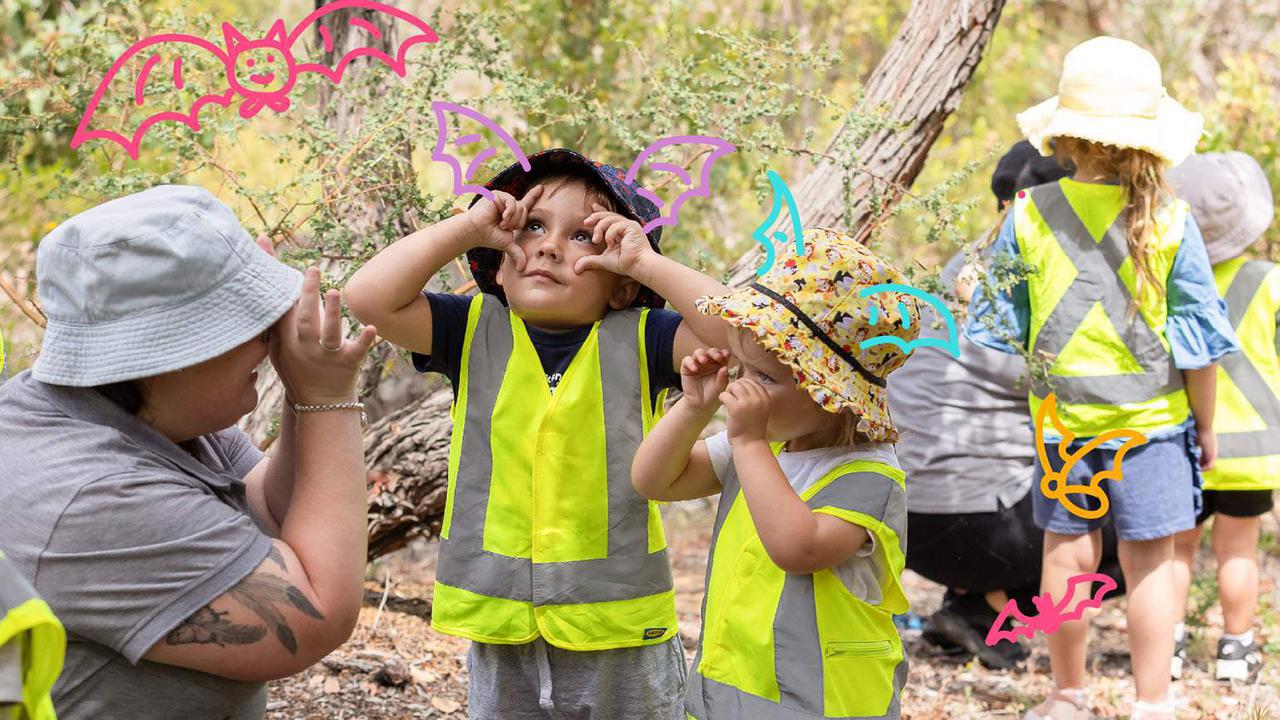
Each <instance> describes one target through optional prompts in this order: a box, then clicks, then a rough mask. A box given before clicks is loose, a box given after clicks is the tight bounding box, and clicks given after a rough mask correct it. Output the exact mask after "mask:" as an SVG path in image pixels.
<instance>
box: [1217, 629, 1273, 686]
mask: <svg viewBox="0 0 1280 720" xmlns="http://www.w3.org/2000/svg"><path fill="white" fill-rule="evenodd" d="M1261 669H1262V646H1260V645H1259V644H1258V643H1257V642H1256V641H1255V642H1252V643H1249V644H1248V645H1242V644H1240V643H1239V642H1237V641H1235V640H1227V639H1225V638H1224V639H1222V640H1219V641H1218V664H1217V668H1216V669H1215V672H1214V675H1215V676H1216V677H1217V678H1218V679H1219V680H1243V681H1245V682H1250V683H1251V682H1253V681H1254V679H1255V678H1257V677H1258V671H1259V670H1261Z"/></svg>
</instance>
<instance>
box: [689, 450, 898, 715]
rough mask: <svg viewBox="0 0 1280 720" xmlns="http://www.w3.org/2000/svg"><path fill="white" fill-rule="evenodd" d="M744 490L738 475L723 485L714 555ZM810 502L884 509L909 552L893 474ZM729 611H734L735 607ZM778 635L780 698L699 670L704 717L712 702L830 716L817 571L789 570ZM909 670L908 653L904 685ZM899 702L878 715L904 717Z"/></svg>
mask: <svg viewBox="0 0 1280 720" xmlns="http://www.w3.org/2000/svg"><path fill="white" fill-rule="evenodd" d="M741 490H742V486H741V485H740V484H739V483H738V482H736V479H735V481H734V482H733V483H731V484H729V485H726V486H725V488H724V489H723V493H724V497H723V498H722V499H721V502H720V510H719V512H718V513H717V516H716V524H715V528H714V529H713V530H712V534H711V547H712V553H713V556H714V552H715V550H714V549H715V546H716V545H715V543H716V540H717V539H718V537H719V534H720V528H721V526H722V525H723V524H724V521H725V518H726V517H727V516H728V510H729V508H731V507H732V506H733V504H734V503H736V502H738V501H739V500H740V499H741V498H740V494H741ZM895 495H900V496H901V497H895ZM806 504H807V505H808V506H809V507H811V508H820V507H824V506H828V505H830V506H835V507H841V508H868V509H869V508H885V517H884V523H885V524H886V525H888V526H889V527H890V528H892V529H893V530H894V531H895V532H896V533H897V534H898V538H899V550H900V551H901V552H902V553H903V554H905V553H906V547H905V546H904V545H903V544H902V542H903V541H902V539H903V538H905V537H906V527H907V504H906V492H905V491H904V490H903V489H902V487H901V486H900V485H898V484H897V483H896V482H894V481H893V480H892V479H890V478H886V477H885V476H883V475H880V474H878V473H856V474H854V476H853V477H852V478H849V479H848V480H846V481H845V482H841V483H832V484H831V485H828V486H827V487H825V488H823V489H822V490H820V491H818V492H817V493H815V494H814V495H813V497H811V498H809V499H808V500H807V501H806ZM710 581H711V567H710V563H708V567H707V582H708V583H710ZM728 611H729V612H731V611H732V609H730V610H728ZM702 616H703V618H706V617H707V599H706V595H704V596H703V600H702ZM704 633H705V627H704ZM773 638H774V652H773V663H774V675H775V677H776V678H777V681H778V693H779V702H777V703H774V702H772V701H770V700H767V699H765V698H762V697H760V696H758V695H753V694H751V693H747V692H743V691H741V690H739V689H738V688H735V687H733V686H732V685H728V684H726V683H722V682H719V681H717V680H714V679H712V678H707V677H703V676H702V674H701V673H697V672H695V673H693V674H692V676H691V677H690V683H691V685H692V686H693V687H694V688H695V690H694V692H693V693H692V694H693V696H694V702H693V705H694V706H695V707H696V708H697V709H698V710H699V716H700V717H706V716H707V713H706V709H705V705H704V702H710V703H711V704H712V705H713V706H715V707H717V708H721V709H730V708H732V709H734V710H735V711H736V713H737V714H736V715H735V714H733V713H732V712H731V713H730V715H729V716H732V717H743V718H753V719H754V718H768V719H771V720H792V719H793V718H794V719H796V720H798V719H799V718H811V717H827V716H826V715H825V714H824V708H823V705H824V692H823V686H824V681H825V679H824V677H823V655H822V638H821V637H820V636H819V634H818V611H817V602H816V599H815V595H814V587H813V575H812V574H805V575H793V574H790V573H788V574H787V576H786V579H785V581H784V583H783V587H782V595H781V597H780V598H779V599H778V610H777V612H776V613H775V614H774V618H773ZM701 660H702V643H701V642H699V643H698V653H697V656H696V657H695V658H694V660H693V665H692V667H693V668H694V669H695V670H696V669H697V668H698V667H699V663H700V662H701ZM907 669H908V668H907V659H906V658H905V656H904V658H903V660H902V662H900V663H899V664H898V667H897V669H896V671H895V673H894V675H895V681H896V685H897V687H898V688H899V689H900V688H901V687H902V686H903V685H904V684H905V683H906V680H907ZM704 698H705V701H704ZM900 703H901V693H895V694H894V696H893V700H892V701H891V703H890V705H889V707H888V709H887V711H886V712H885V714H884V715H881V716H879V717H883V718H896V717H899V716H900V714H901V708H900ZM859 717H874V716H859Z"/></svg>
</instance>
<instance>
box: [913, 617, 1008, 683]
mask: <svg viewBox="0 0 1280 720" xmlns="http://www.w3.org/2000/svg"><path fill="white" fill-rule="evenodd" d="M995 620H996V614H995V612H992V613H991V622H989V623H987V627H979V626H976V625H975V624H973V623H972V622H970V621H969V619H966V618H965V617H964V616H962V615H960V614H959V613H957V612H955V611H954V610H952V609H950V608H948V607H945V606H944V607H943V608H942V609H941V610H939V611H938V612H936V613H934V614H933V615H931V616H930V617H929V622H928V624H927V625H926V626H925V632H924V638H925V639H926V640H928V641H929V642H931V643H933V644H934V645H938V646H940V647H943V648H944V649H945V648H946V647H947V646H948V645H949V646H950V647H952V648H963V649H964V650H966V651H968V652H969V653H970V654H971V655H977V656H978V662H981V663H982V665H983V667H986V668H989V669H992V670H1007V669H1009V668H1011V667H1013V666H1015V665H1017V664H1018V663H1019V662H1021V661H1023V660H1025V659H1026V658H1027V657H1028V656H1029V655H1030V654H1031V653H1030V652H1029V651H1028V650H1027V649H1026V648H1025V647H1023V646H1022V644H1021V643H1017V642H1012V641H1009V640H1001V641H1000V642H998V643H996V644H995V645H993V646H990V647H989V646H987V644H986V642H985V638H986V634H987V630H988V629H990V626H991V623H992V622H995Z"/></svg>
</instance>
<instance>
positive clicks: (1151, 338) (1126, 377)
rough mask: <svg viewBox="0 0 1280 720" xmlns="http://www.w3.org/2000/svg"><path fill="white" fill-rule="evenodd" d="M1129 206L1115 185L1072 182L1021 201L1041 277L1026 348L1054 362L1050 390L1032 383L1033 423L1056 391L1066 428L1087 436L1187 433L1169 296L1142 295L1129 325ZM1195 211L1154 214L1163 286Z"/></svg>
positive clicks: (1019, 228)
mask: <svg viewBox="0 0 1280 720" xmlns="http://www.w3.org/2000/svg"><path fill="white" fill-rule="evenodd" d="M1127 202H1128V200H1127V198H1126V195H1125V191H1124V189H1123V188H1121V187H1120V186H1118V185H1103V184H1094V183H1080V182H1076V181H1074V180H1071V179H1069V178H1064V179H1062V180H1059V181H1058V182H1055V183H1049V184H1046V185H1040V186H1037V187H1035V188H1032V189H1031V190H1028V191H1024V192H1020V193H1019V194H1018V196H1017V197H1016V198H1014V206H1013V217H1014V221H1013V222H1014V231H1015V234H1016V237H1017V239H1018V248H1019V251H1020V253H1021V255H1022V258H1023V260H1025V261H1026V262H1027V263H1028V264H1029V265H1031V266H1032V268H1034V269H1035V272H1034V273H1033V274H1032V275H1031V276H1030V277H1028V278H1027V287H1028V290H1029V295H1030V300H1031V318H1030V337H1029V344H1030V347H1031V351H1032V352H1033V353H1034V354H1036V355H1042V356H1048V357H1050V358H1052V363H1051V365H1050V368H1049V377H1048V382H1044V381H1042V380H1041V379H1038V378H1033V379H1032V383H1031V389H1030V393H1029V400H1030V405H1031V416H1032V417H1035V416H1036V414H1037V413H1038V412H1039V408H1040V403H1041V402H1042V401H1043V399H1044V398H1045V397H1046V396H1047V395H1048V394H1049V393H1050V392H1056V393H1057V399H1058V411H1059V413H1060V415H1061V417H1062V420H1063V422H1064V424H1065V425H1066V426H1067V427H1068V428H1070V429H1071V431H1072V432H1074V433H1075V434H1076V435H1077V436H1080V437H1094V436H1097V435H1100V434H1102V433H1103V432H1105V431H1107V430H1111V429H1115V428H1131V429H1133V430H1138V431H1139V432H1144V433H1148V434H1149V433H1150V432H1151V431H1153V430H1158V429H1163V428H1168V427H1173V426H1177V425H1180V424H1181V423H1182V422H1184V421H1185V420H1186V419H1187V416H1188V414H1189V412H1190V408H1189V406H1188V404H1187V395H1186V392H1185V391H1184V390H1183V381H1182V372H1181V371H1180V370H1178V368H1177V367H1175V366H1174V364H1173V357H1172V355H1171V354H1170V350H1169V341H1168V340H1167V339H1166V338H1165V335H1164V333H1165V323H1166V320H1167V314H1168V311H1167V306H1166V304H1165V297H1164V292H1163V291H1161V292H1159V293H1157V292H1150V291H1146V292H1144V293H1143V297H1142V298H1140V301H1139V303H1138V306H1137V313H1136V314H1135V315H1133V316H1132V318H1130V313H1129V308H1130V303H1131V302H1132V300H1133V292H1134V288H1135V268H1134V265H1133V260H1132V258H1130V257H1129V250H1128V245H1127V243H1126V240H1125V223H1126V218H1127V211H1126V210H1125V205H1126V204H1127ZM1188 211H1189V210H1188V207H1187V204H1186V203H1185V202H1183V201H1181V200H1175V201H1173V202H1171V203H1167V204H1166V205H1165V206H1163V207H1162V208H1161V209H1160V211H1159V212H1158V213H1157V216H1156V223H1155V230H1154V237H1153V239H1152V253H1151V255H1150V262H1151V264H1152V270H1153V273H1154V275H1155V276H1156V277H1158V278H1167V277H1168V276H1169V271H1170V269H1171V268H1172V267H1173V260H1174V257H1175V256H1176V255H1177V253H1178V247H1179V246H1180V245H1181V244H1182V234H1183V231H1184V229H1185V227H1186V218H1187V213H1188ZM1162 282H1163V281H1162ZM1162 290H1163V288H1162Z"/></svg>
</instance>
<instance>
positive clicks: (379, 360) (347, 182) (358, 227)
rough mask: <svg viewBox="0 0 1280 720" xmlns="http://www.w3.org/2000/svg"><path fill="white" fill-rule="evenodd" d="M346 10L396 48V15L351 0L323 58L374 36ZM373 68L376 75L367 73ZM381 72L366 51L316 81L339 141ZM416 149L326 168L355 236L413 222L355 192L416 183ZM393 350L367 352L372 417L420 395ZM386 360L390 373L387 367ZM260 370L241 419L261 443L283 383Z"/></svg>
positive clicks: (381, 347)
mask: <svg viewBox="0 0 1280 720" xmlns="http://www.w3.org/2000/svg"><path fill="white" fill-rule="evenodd" d="M326 4H327V3H326V2H324V0H316V3H315V7H316V8H317V9H318V8H320V7H322V6H324V5H326ZM349 16H350V17H359V18H362V19H363V20H365V21H366V22H367V23H370V24H372V25H373V26H374V27H376V28H377V29H378V32H379V37H378V38H377V39H376V40H375V42H376V44H377V46H378V49H379V50H381V51H383V52H384V53H386V54H388V55H391V56H395V54H396V50H397V48H398V47H399V40H398V37H397V26H396V21H395V19H394V18H390V17H388V16H387V14H386V13H378V12H374V11H372V10H366V9H362V8H352V9H347V10H341V11H339V12H337V13H334V14H333V15H331V16H329V19H326V20H325V21H324V24H325V26H326V27H327V28H328V30H329V33H330V36H331V38H332V40H333V46H332V49H331V50H325V52H324V62H325V64H326V65H327V66H329V67H333V66H334V64H335V63H336V61H337V59H338V58H341V57H343V56H345V55H347V54H348V53H349V52H351V51H352V50H355V49H356V48H360V47H366V46H367V45H368V44H369V41H370V37H369V33H358V32H356V31H353V30H352V25H351V24H350V23H348V22H346V19H345V18H346V17H349ZM311 41H312V42H314V43H316V46H317V47H324V41H323V40H322V36H321V35H320V28H319V26H318V25H317V26H316V30H315V36H314V37H313V38H312V39H311ZM371 71H372V72H373V73H374V75H369V76H367V77H366V75H367V74H368V73H369V72H371ZM384 72H386V67H385V66H384V65H382V63H381V62H379V61H375V60H373V59H372V58H370V57H367V56H365V57H358V58H356V59H355V60H353V61H351V63H350V65H348V66H347V69H346V71H345V72H344V74H343V78H342V83H341V84H340V85H338V84H333V83H329V82H322V83H320V84H319V88H320V91H319V98H318V100H319V103H318V104H319V106H320V108H321V112H322V113H324V115H323V117H324V120H325V124H326V125H328V126H329V127H330V128H332V129H333V131H334V133H335V134H336V135H337V136H338V139H339V142H340V143H341V144H352V143H354V142H355V139H356V138H358V137H359V135H360V132H361V129H362V126H363V124H364V108H365V107H367V106H368V104H369V101H370V99H371V98H372V97H373V95H374V94H375V93H377V92H379V89H380V88H381V87H382V85H383V83H384V82H385V81H384V80H383V79H382V77H381V74H382V73H384ZM388 142H390V143H396V138H395V137H392V136H388V137H387V138H384V139H383V140H382V141H380V142H379V143H377V144H376V145H375V146H374V147H372V148H371V149H370V150H368V151H367V152H369V153H382V152H383V151H384V150H385V149H386V148H387V145H388ZM412 152H413V148H412V146H411V145H410V144H409V142H408V140H407V138H402V142H399V143H398V144H395V146H394V149H393V151H392V152H390V153H387V157H386V159H384V160H382V161H380V162H379V163H378V164H377V168H378V171H379V173H378V177H376V178H372V179H370V178H363V179H360V178H352V177H350V176H349V174H346V173H344V172H343V170H344V168H342V167H335V168H333V171H332V172H330V173H329V174H327V175H326V176H325V181H324V183H323V184H322V190H323V192H324V194H325V195H326V196H327V197H347V198H349V199H346V200H338V201H335V202H333V203H332V207H331V212H332V213H333V214H334V215H335V216H337V217H341V218H342V219H343V226H344V227H345V228H346V230H347V232H349V233H350V234H351V235H352V236H354V237H359V236H360V235H365V234H372V233H373V232H374V231H375V230H376V229H377V228H380V227H382V226H383V225H384V224H385V223H387V222H394V223H395V224H396V226H397V229H398V231H399V234H401V235H405V234H408V233H410V232H412V231H413V230H414V229H415V228H414V226H413V222H412V220H411V219H409V218H404V217H395V218H388V217H386V213H385V212H384V208H383V207H382V205H381V204H380V203H377V202H371V201H370V198H373V197H376V195H374V194H363V193H355V192H353V190H356V189H357V188H358V187H359V186H361V185H375V184H379V183H385V182H388V181H390V182H397V183H413V174H412V171H413V164H412V159H411V156H412ZM320 269H321V271H323V272H324V274H325V277H326V278H328V279H330V280H341V279H342V278H343V277H345V276H346V274H347V273H346V271H347V269H348V268H347V263H346V262H345V261H338V260H325V261H323V262H322V263H321V264H320ZM395 355H396V349H395V348H394V347H392V346H391V345H390V344H388V343H386V342H382V343H379V344H377V345H376V346H374V348H373V349H372V350H371V351H370V353H369V358H368V359H366V361H365V366H364V370H363V371H362V373H361V376H360V383H359V388H360V399H361V400H362V401H363V402H365V404H366V406H367V410H368V414H369V417H371V418H375V419H376V418H381V417H382V416H383V415H384V414H386V412H387V411H388V408H389V407H390V408H394V407H398V406H400V405H403V404H404V402H405V401H406V400H413V399H416V398H417V397H419V396H420V395H421V393H422V390H421V389H420V388H421V387H422V384H421V383H420V382H419V383H416V384H414V385H415V387H414V388H409V389H407V388H406V383H405V380H404V375H405V374H407V371H406V370H405V369H404V368H401V367H398V365H399V364H398V363H395V362H393V360H394V358H395ZM388 366H390V368H391V370H392V371H393V373H388V372H387V369H388ZM392 374H394V376H395V379H396V381H395V382H392V383H388V385H390V386H392V387H389V388H387V392H383V393H380V392H379V390H380V389H382V385H383V381H384V380H385V379H386V378H387V377H388V376H389V375H392ZM258 375H259V380H258V406H257V408H256V409H255V410H254V411H253V412H252V413H250V414H249V415H248V416H246V417H245V418H244V419H243V420H242V421H241V423H240V426H241V427H242V428H243V429H244V430H245V432H247V433H248V434H249V436H250V437H252V438H253V439H254V440H255V441H257V442H258V444H259V445H260V446H262V447H266V446H269V445H270V443H271V442H272V441H273V439H274V438H273V437H272V436H273V434H274V425H275V423H276V419H277V417H278V413H279V412H281V410H282V408H283V405H282V403H283V400H284V387H283V386H282V385H281V384H280V379H279V377H277V376H276V373H275V370H274V369H272V368H271V366H270V364H269V363H264V365H263V371H261V372H259V374H258Z"/></svg>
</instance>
